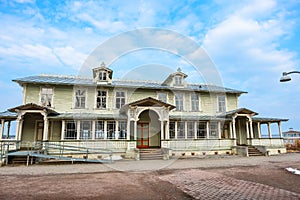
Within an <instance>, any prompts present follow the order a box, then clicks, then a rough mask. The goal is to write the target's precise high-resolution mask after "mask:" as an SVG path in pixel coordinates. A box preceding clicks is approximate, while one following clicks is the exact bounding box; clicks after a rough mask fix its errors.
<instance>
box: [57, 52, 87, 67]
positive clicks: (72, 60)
mask: <svg viewBox="0 0 300 200" xmlns="http://www.w3.org/2000/svg"><path fill="white" fill-rule="evenodd" d="M54 53H55V55H56V56H57V58H58V59H59V60H60V61H61V62H63V63H64V64H65V65H68V66H70V67H72V68H75V69H79V67H80V66H81V65H82V63H83V62H84V60H85V58H86V57H87V55H85V54H83V53H81V52H79V51H77V50H76V49H74V48H73V47H70V46H66V47H57V48H54Z"/></svg>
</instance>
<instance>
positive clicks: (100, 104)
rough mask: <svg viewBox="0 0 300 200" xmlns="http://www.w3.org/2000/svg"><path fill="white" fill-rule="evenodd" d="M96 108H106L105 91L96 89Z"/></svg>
mask: <svg viewBox="0 0 300 200" xmlns="http://www.w3.org/2000/svg"><path fill="white" fill-rule="evenodd" d="M97 108H106V91H102V90H98V95H97Z"/></svg>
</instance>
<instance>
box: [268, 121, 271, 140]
mask: <svg viewBox="0 0 300 200" xmlns="http://www.w3.org/2000/svg"><path fill="white" fill-rule="evenodd" d="M270 125H271V123H270V122H268V134H269V138H272V132H271V127H270Z"/></svg>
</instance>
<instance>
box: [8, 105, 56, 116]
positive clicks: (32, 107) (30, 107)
mask: <svg viewBox="0 0 300 200" xmlns="http://www.w3.org/2000/svg"><path fill="white" fill-rule="evenodd" d="M19 110H46V111H47V112H48V113H54V114H55V113H57V112H56V111H54V110H52V109H51V108H49V107H46V106H40V105H37V104H35V103H28V104H24V105H20V106H17V107H14V108H11V109H9V110H8V111H10V112H18V111H19Z"/></svg>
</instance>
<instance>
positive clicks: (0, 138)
mask: <svg viewBox="0 0 300 200" xmlns="http://www.w3.org/2000/svg"><path fill="white" fill-rule="evenodd" d="M4 126H5V121H4V119H1V130H0V140H2V137H3V133H4Z"/></svg>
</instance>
